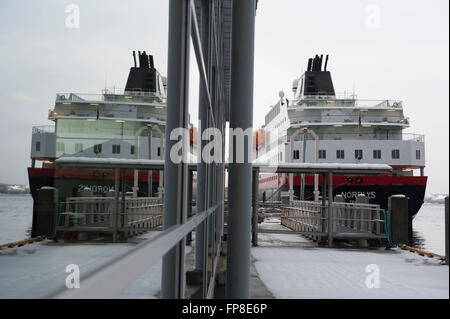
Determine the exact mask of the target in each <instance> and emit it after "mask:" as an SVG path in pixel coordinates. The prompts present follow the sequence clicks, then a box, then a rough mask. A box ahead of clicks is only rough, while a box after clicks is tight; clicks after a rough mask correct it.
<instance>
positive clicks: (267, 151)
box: [254, 55, 427, 215]
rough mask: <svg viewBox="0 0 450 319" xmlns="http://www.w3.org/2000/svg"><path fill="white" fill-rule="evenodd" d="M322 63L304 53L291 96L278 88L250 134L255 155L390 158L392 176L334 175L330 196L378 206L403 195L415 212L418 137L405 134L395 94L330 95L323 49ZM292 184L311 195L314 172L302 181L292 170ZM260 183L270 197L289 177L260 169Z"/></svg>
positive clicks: (420, 189) (419, 197)
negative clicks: (389, 96) (368, 97)
mask: <svg viewBox="0 0 450 319" xmlns="http://www.w3.org/2000/svg"><path fill="white" fill-rule="evenodd" d="M322 64H323V55H321V56H318V55H316V56H315V58H312V59H309V61H308V67H307V71H306V72H305V73H304V74H303V75H302V76H301V77H300V78H299V79H295V80H294V82H293V86H292V91H293V94H294V96H293V99H291V100H289V99H287V98H285V96H284V93H283V92H280V99H279V101H278V102H277V103H276V104H275V105H273V106H271V107H270V110H269V112H268V113H267V114H266V116H265V125H264V126H263V127H262V128H261V129H259V130H258V131H256V132H255V134H254V151H255V152H256V161H257V162H272V163H277V162H311V163H314V162H318V163H378V164H388V165H390V166H392V167H393V172H392V174H390V175H380V176H335V177H333V185H334V194H335V195H342V196H343V197H344V198H345V199H346V200H347V201H352V200H355V199H356V197H357V196H358V194H364V195H366V196H367V197H368V198H369V200H370V202H371V203H377V204H380V205H381V207H383V208H387V198H388V197H389V196H390V195H393V194H404V195H406V196H408V197H409V198H410V204H409V210H410V214H411V215H415V214H416V213H417V211H418V210H419V209H420V207H421V205H422V203H423V198H424V195H425V187H426V182H427V177H426V176H424V168H425V145H424V136H423V135H418V134H408V133H403V130H404V129H406V128H409V126H410V123H409V119H408V118H407V117H405V115H404V113H403V102H402V101H400V100H362V99H358V98H357V96H356V95H355V94H336V93H335V89H334V85H333V81H332V78H331V73H330V72H329V71H327V64H328V55H327V56H326V59H325V62H324V65H323V67H322ZM291 146H292V147H291ZM321 182H322V181H321V180H319V185H320V184H321ZM292 185H293V187H292V188H293V191H294V194H295V196H296V197H297V198H300V199H306V200H313V199H317V194H316V196H314V177H313V176H306V177H305V179H304V182H303V183H302V179H301V176H295V177H294V178H293V182H292ZM259 187H260V189H262V197H263V199H274V198H275V197H277V196H279V194H280V192H281V191H287V190H288V189H289V178H288V176H286V175H283V174H280V175H276V174H268V175H262V176H261V178H260V186H259ZM319 189H320V187H319ZM315 197H316V198H315Z"/></svg>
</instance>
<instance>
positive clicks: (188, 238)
mask: <svg viewBox="0 0 450 319" xmlns="http://www.w3.org/2000/svg"><path fill="white" fill-rule="evenodd" d="M193 174H194V172H193V171H191V170H190V171H189V172H188V185H187V186H188V199H187V200H188V205H187V217H188V218H189V217H191V216H192V175H193ZM191 241H192V232H190V233H189V234H188V235H187V236H186V245H190V244H191Z"/></svg>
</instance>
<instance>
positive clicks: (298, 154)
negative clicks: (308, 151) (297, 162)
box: [294, 151, 300, 159]
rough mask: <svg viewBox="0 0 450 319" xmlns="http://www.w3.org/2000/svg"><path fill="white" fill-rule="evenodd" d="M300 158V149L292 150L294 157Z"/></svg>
mask: <svg viewBox="0 0 450 319" xmlns="http://www.w3.org/2000/svg"><path fill="white" fill-rule="evenodd" d="M299 158H300V151H294V159H299Z"/></svg>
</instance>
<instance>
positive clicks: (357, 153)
mask: <svg viewBox="0 0 450 319" xmlns="http://www.w3.org/2000/svg"><path fill="white" fill-rule="evenodd" d="M355 158H356V159H357V160H361V159H362V158H363V150H355Z"/></svg>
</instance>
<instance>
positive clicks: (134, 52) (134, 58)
mask: <svg viewBox="0 0 450 319" xmlns="http://www.w3.org/2000/svg"><path fill="white" fill-rule="evenodd" d="M133 60H134V67H135V68H136V67H137V65H136V51H133Z"/></svg>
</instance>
